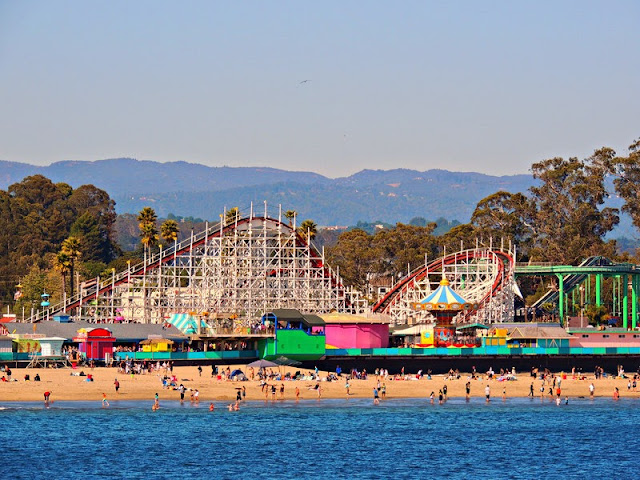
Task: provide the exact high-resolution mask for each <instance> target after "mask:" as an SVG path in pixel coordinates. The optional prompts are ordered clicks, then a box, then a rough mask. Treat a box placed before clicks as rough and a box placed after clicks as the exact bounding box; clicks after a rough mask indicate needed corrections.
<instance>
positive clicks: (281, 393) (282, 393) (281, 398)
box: [280, 383, 284, 400]
mask: <svg viewBox="0 0 640 480" xmlns="http://www.w3.org/2000/svg"><path fill="white" fill-rule="evenodd" d="M280 400H284V383H281V384H280Z"/></svg>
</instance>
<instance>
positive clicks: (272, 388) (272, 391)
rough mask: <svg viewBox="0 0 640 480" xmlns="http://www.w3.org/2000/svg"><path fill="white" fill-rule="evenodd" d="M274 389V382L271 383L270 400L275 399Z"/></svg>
mask: <svg viewBox="0 0 640 480" xmlns="http://www.w3.org/2000/svg"><path fill="white" fill-rule="evenodd" d="M276 390H277V389H276V386H275V384H274V385H271V400H274V401H275V399H276Z"/></svg>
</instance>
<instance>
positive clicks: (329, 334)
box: [320, 313, 389, 348]
mask: <svg viewBox="0 0 640 480" xmlns="http://www.w3.org/2000/svg"><path fill="white" fill-rule="evenodd" d="M320 317H321V318H322V319H323V320H324V321H325V327H324V335H325V341H326V346H327V348H387V347H388V346H389V322H388V321H387V320H384V319H381V318H367V317H360V316H358V315H349V314H344V313H330V314H328V315H320Z"/></svg>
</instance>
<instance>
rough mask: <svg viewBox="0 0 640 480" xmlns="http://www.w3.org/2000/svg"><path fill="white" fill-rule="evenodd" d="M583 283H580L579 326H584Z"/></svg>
mask: <svg viewBox="0 0 640 480" xmlns="http://www.w3.org/2000/svg"><path fill="white" fill-rule="evenodd" d="M583 319H584V285H580V328H584V325H583V323H584V321H583Z"/></svg>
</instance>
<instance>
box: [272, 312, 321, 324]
mask: <svg viewBox="0 0 640 480" xmlns="http://www.w3.org/2000/svg"><path fill="white" fill-rule="evenodd" d="M269 314H271V315H274V316H275V317H276V318H277V319H278V320H288V321H295V322H303V323H305V324H307V325H308V326H310V327H324V324H325V321H324V320H323V319H322V318H321V317H319V316H318V315H314V314H311V313H301V312H300V311H299V310H296V309H295V308H276V309H274V310H270V311H268V312H266V313H265V315H269Z"/></svg>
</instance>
